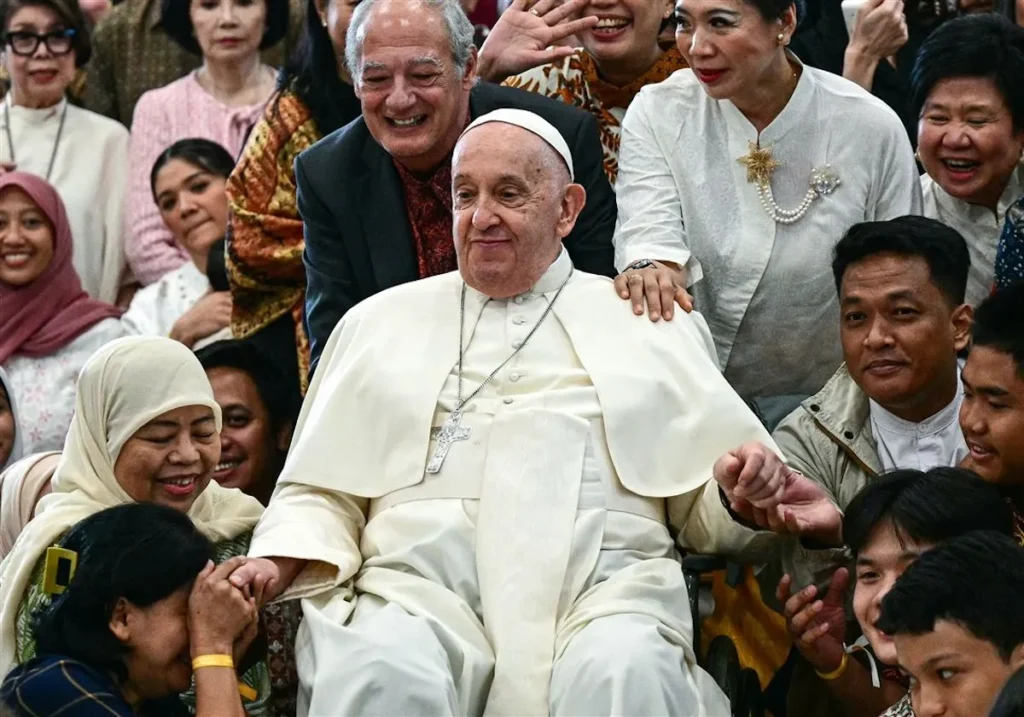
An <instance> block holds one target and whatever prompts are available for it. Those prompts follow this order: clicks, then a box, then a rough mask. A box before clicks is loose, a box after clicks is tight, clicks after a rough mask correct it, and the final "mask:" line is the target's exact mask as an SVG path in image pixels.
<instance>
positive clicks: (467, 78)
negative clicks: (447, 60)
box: [462, 47, 479, 90]
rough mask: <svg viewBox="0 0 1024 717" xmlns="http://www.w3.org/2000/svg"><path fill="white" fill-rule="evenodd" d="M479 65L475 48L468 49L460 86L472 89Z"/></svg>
mask: <svg viewBox="0 0 1024 717" xmlns="http://www.w3.org/2000/svg"><path fill="white" fill-rule="evenodd" d="M478 67H479V62H478V60H477V53H476V48H475V47H474V48H472V49H470V51H469V60H468V61H467V62H466V72H465V73H464V74H463V75H462V87H463V89H466V90H469V89H472V87H473V85H475V84H476V73H477V69H478Z"/></svg>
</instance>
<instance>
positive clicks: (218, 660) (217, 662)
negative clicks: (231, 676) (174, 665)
mask: <svg viewBox="0 0 1024 717" xmlns="http://www.w3.org/2000/svg"><path fill="white" fill-rule="evenodd" d="M203 667H230V668H232V669H234V667H235V660H234V658H232V657H231V655H200V656H199V657H196V658H195V659H193V660H192V669H193V670H198V669H201V668H203Z"/></svg>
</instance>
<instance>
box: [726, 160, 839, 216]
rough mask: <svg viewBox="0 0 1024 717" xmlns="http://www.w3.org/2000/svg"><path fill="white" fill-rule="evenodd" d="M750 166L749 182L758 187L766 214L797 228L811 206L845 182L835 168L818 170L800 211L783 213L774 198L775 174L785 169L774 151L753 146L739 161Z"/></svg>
mask: <svg viewBox="0 0 1024 717" xmlns="http://www.w3.org/2000/svg"><path fill="white" fill-rule="evenodd" d="M737 161H738V162H739V163H740V164H745V165H746V166H747V181H748V182H750V183H751V184H753V185H755V186H756V187H757V196H758V197H759V198H760V200H761V206H762V207H764V210H765V212H766V213H767V214H768V216H770V217H771V218H772V219H774V220H775V221H776V222H777V223H779V224H795V223H796V222H798V221H800V220H801V219H803V217H804V215H806V214H807V212H808V210H810V208H811V205H812V204H814V202H815V201H816V200H818V199H820V198H821V197H827V196H828V195H830V194H832V192H834V191H836V189H837V188H838V187H839V185H840V184H842V182H841V181H840V179H839V175H838V174H836V172H835V170H834V169H832V165H831V164H826V165H825V166H824V167H815V169H814V171H812V172H811V180H810V182H808V185H809V186H808V188H807V193H806V194H804V198H803V201H801V202H800V204H799V205H798V206H797V207H796V209H783V208H782V207H780V206H779V204H778V203H777V202H776V201H775V197H774V196H773V195H772V183H771V180H772V174H773V173H774V172H775V170H776V169H778V168H779V167H781V166H782V163H781V162H778V161H777V160H775V159H774V158H773V157H772V148H771V147H765V148H761V147H760V146H759V145H758V144H757V143H755V142H751V143H750V152H748V153H747V154H746V155H744V156H743V157H740V158H739V159H738V160H737Z"/></svg>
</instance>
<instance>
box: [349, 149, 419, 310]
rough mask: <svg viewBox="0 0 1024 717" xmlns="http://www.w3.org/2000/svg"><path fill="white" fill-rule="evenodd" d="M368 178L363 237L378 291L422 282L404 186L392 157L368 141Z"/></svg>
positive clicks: (363, 191)
mask: <svg viewBox="0 0 1024 717" xmlns="http://www.w3.org/2000/svg"><path fill="white" fill-rule="evenodd" d="M363 159H364V160H365V162H366V166H367V170H368V172H367V174H366V176H365V178H364V182H363V186H362V188H361V192H360V194H361V202H362V205H361V206H360V207H358V208H357V210H358V212H359V216H360V217H361V218H362V224H363V234H364V236H365V238H366V243H367V247H368V248H369V252H370V263H371V264H372V265H373V275H374V277H375V278H376V280H377V282H376V283H377V291H382V290H384V289H388V288H391V287H392V286H398V285H399V284H404V283H405V282H407V281H414V280H415V279H417V278H419V270H418V269H417V266H416V251H415V248H414V247H413V239H412V227H411V226H410V224H409V215H408V213H407V212H406V209H405V199H404V197H403V195H402V183H401V180H399V178H398V171H397V170H396V169H395V166H394V164H393V163H392V161H391V156H390V155H389V154H388V153H387V152H385V151H384V148H383V147H381V146H380V145H379V144H377V142H376V141H374V139H373V137H367V140H366V146H365V148H364V150H363Z"/></svg>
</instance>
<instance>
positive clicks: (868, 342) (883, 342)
mask: <svg viewBox="0 0 1024 717" xmlns="http://www.w3.org/2000/svg"><path fill="white" fill-rule="evenodd" d="M889 329H890V326H889V322H888V321H886V320H885V319H883V318H881V317H877V316H876V317H875V318H874V319H873V320H872V321H871V327H870V328H869V329H868V333H867V335H866V336H865V337H864V346H866V347H867V348H871V349H882V348H885V347H887V346H891V345H892V332H891V331H890V330H889Z"/></svg>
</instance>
